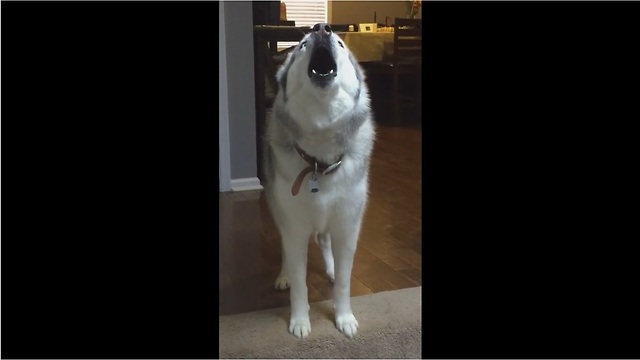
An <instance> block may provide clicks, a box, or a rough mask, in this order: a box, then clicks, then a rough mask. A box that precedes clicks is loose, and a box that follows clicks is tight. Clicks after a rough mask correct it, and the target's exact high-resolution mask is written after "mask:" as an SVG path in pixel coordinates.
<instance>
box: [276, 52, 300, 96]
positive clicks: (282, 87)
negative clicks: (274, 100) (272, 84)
mask: <svg viewBox="0 0 640 360" xmlns="http://www.w3.org/2000/svg"><path fill="white" fill-rule="evenodd" d="M295 57H296V52H295V50H294V51H292V52H290V53H289V54H288V55H287V59H286V60H285V61H284V64H283V65H282V66H281V67H280V69H279V70H278V72H277V73H276V80H277V81H278V87H279V91H282V95H283V98H284V101H285V102H286V101H287V75H288V74H289V68H291V64H293V61H294V60H295Z"/></svg>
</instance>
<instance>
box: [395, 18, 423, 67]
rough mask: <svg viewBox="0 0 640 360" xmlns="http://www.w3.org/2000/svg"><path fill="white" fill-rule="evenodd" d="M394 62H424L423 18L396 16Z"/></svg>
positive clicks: (400, 63)
mask: <svg viewBox="0 0 640 360" xmlns="http://www.w3.org/2000/svg"><path fill="white" fill-rule="evenodd" d="M393 64H394V65H395V66H397V65H404V64H407V65H421V64H422V19H404V18H396V20H395V29H394V35H393Z"/></svg>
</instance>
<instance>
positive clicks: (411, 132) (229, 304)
mask: <svg viewBox="0 0 640 360" xmlns="http://www.w3.org/2000/svg"><path fill="white" fill-rule="evenodd" d="M421 154H422V152H421V128H420V125H419V123H415V122H414V123H413V124H411V125H399V126H393V125H389V124H384V123H382V124H380V123H379V124H378V126H377V140H376V143H375V147H374V152H373V158H372V163H371V171H370V197H369V203H368V206H367V210H366V213H365V217H364V220H363V226H362V231H361V233H360V239H359V244H358V249H357V251H356V255H355V261H354V266H353V274H352V280H351V294H352V296H358V295H365V294H371V293H377V292H381V291H388V290H396V289H403V288H407V287H415V286H420V285H421V284H422V271H421V268H422V265H421V261H422V227H421V226H422V214H421V201H422V196H421V188H422V179H421V176H422V169H421ZM219 207H220V234H219V235H220V237H219V239H220V240H219V241H220V244H219V249H220V251H219V259H218V260H219V278H220V283H219V284H220V285H219V286H220V287H219V290H220V305H219V311H220V315H230V314H237V313H243V312H249V311H255V310H262V309H269V308H275V307H281V306H288V305H289V291H288V290H287V291H279V290H275V289H274V287H273V284H274V281H275V279H276V277H277V276H278V273H279V271H280V261H281V260H280V256H281V249H280V237H279V234H278V231H277V228H276V226H275V224H274V222H273V219H272V217H271V215H270V213H269V210H268V206H267V204H266V202H265V198H264V194H263V193H262V192H261V191H249V192H239V193H233V192H229V193H220V197H219ZM307 274H308V275H307V286H308V289H309V302H317V301H322V300H328V299H331V298H332V285H331V283H330V282H329V280H328V278H327V277H326V275H325V272H324V262H323V260H322V255H321V253H320V249H319V247H318V246H317V245H316V244H310V245H309V261H308V271H307Z"/></svg>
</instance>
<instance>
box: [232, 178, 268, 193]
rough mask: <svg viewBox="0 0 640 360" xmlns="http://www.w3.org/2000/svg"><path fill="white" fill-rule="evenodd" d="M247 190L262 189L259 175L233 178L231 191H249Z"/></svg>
mask: <svg viewBox="0 0 640 360" xmlns="http://www.w3.org/2000/svg"><path fill="white" fill-rule="evenodd" d="M247 190H262V185H260V179H258V178H257V177H253V178H243V179H231V191H247Z"/></svg>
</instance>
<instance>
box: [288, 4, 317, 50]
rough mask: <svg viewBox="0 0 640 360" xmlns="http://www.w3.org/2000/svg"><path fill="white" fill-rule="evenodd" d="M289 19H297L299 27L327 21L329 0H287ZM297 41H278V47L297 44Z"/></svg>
mask: <svg viewBox="0 0 640 360" xmlns="http://www.w3.org/2000/svg"><path fill="white" fill-rule="evenodd" d="M282 2H283V3H284V4H285V5H286V6H287V20H289V21H295V22H296V26H298V27H302V26H305V27H312V26H313V25H315V24H317V23H322V22H327V0H286V1H282ZM296 44H297V42H289V41H283V42H278V49H279V50H280V49H285V48H288V47H290V46H295V45H296Z"/></svg>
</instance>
